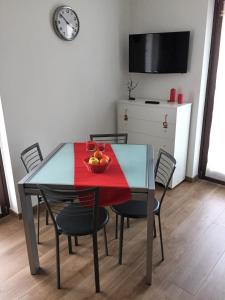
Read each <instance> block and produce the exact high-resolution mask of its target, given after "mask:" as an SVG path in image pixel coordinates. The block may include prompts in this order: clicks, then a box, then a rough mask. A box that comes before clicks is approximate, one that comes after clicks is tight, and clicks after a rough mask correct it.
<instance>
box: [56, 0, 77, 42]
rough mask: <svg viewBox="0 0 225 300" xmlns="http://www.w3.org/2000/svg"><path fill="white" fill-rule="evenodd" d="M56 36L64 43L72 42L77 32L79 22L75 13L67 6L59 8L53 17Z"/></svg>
mask: <svg viewBox="0 0 225 300" xmlns="http://www.w3.org/2000/svg"><path fill="white" fill-rule="evenodd" d="M53 25H54V29H55V32H56V34H57V35H58V36H59V37H60V38H61V39H63V40H65V41H72V40H73V39H75V37H76V36H77V34H78V32H79V28H80V22H79V19H78V16H77V14H76V13H75V11H74V10H73V9H72V8H71V7H69V6H59V7H58V8H57V9H56V10H55V12H54V15H53Z"/></svg>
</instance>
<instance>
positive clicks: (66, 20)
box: [60, 14, 74, 29]
mask: <svg viewBox="0 0 225 300" xmlns="http://www.w3.org/2000/svg"><path fill="white" fill-rule="evenodd" d="M60 16H61V17H62V18H63V20H64V21H65V22H66V24H67V25H69V26H70V27H72V29H74V28H73V26H72V25H71V24H70V23H69V22H68V21H67V19H66V18H65V17H64V16H63V15H62V14H60Z"/></svg>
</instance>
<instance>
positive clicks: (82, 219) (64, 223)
mask: <svg viewBox="0 0 225 300" xmlns="http://www.w3.org/2000/svg"><path fill="white" fill-rule="evenodd" d="M108 220H109V213H108V211H107V210H106V209H105V208H104V207H100V208H99V216H98V226H97V230H100V229H102V228H103V227H104V226H105V225H106V224H107V223H108ZM56 223H57V225H58V226H59V228H60V231H61V233H64V234H66V235H71V236H75V235H76V236H82V235H89V234H92V233H93V212H92V209H88V208H82V209H81V207H80V205H79V206H76V205H74V204H72V205H69V206H67V207H65V208H64V209H63V210H61V212H60V213H59V214H58V215H57V217H56Z"/></svg>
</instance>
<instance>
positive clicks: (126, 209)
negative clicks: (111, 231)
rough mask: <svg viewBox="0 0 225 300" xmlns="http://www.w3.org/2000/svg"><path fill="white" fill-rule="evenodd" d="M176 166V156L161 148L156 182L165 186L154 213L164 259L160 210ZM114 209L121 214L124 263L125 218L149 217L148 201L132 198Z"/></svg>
mask: <svg viewBox="0 0 225 300" xmlns="http://www.w3.org/2000/svg"><path fill="white" fill-rule="evenodd" d="M175 168H176V160H175V158H174V157H173V156H172V155H170V154H169V153H167V152H166V151H164V150H163V149H160V150H159V156H158V159H157V162H156V166H155V182H156V183H158V184H159V185H160V186H162V187H163V189H162V193H161V197H160V199H159V200H158V199H156V198H155V199H154V206H153V213H154V216H155V215H156V216H157V217H158V222H159V234H160V244H161V253H162V260H164V250H163V238H162V228H161V218H160V211H161V207H162V203H163V200H164V197H165V194H166V191H167V189H168V187H169V184H170V181H171V178H172V176H173V173H174V171H175ZM112 210H113V211H114V212H115V213H116V215H117V216H120V219H121V224H120V239H119V264H122V251H123V229H124V218H134V219H140V218H147V203H146V201H144V200H130V201H128V202H126V203H124V204H121V205H115V206H113V207H112ZM154 237H156V227H155V218H154Z"/></svg>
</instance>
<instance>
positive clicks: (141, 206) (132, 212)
mask: <svg viewBox="0 0 225 300" xmlns="http://www.w3.org/2000/svg"><path fill="white" fill-rule="evenodd" d="M159 205H160V202H159V201H158V200H157V199H154V205H153V212H154V213H155V214H157V212H158V210H159ZM112 210H113V211H114V212H115V213H116V214H118V215H120V216H123V217H125V218H133V219H139V218H147V203H146V201H141V200H130V201H128V202H126V203H123V204H120V205H114V206H112Z"/></svg>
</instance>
